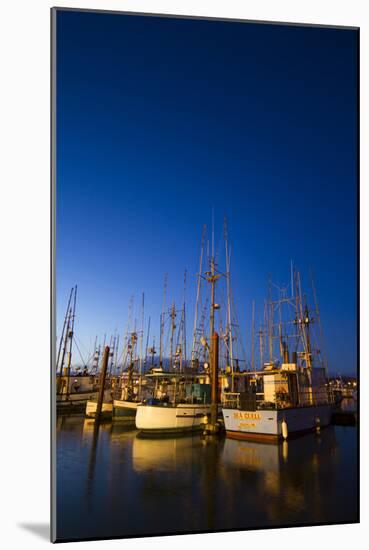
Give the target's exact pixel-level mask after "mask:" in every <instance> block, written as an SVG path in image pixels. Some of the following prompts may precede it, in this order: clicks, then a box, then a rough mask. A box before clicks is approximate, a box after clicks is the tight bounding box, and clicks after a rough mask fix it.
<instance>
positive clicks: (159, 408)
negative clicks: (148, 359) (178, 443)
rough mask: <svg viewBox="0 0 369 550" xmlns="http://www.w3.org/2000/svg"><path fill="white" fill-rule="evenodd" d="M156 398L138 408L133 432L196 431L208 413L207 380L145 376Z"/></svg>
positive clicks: (170, 374) (187, 376)
mask: <svg viewBox="0 0 369 550" xmlns="http://www.w3.org/2000/svg"><path fill="white" fill-rule="evenodd" d="M147 377H148V378H151V379H152V380H153V381H154V384H155V395H156V397H153V398H150V399H147V400H146V401H145V402H143V403H141V404H139V405H138V406H137V414H136V428H137V429H138V430H140V432H143V433H147V434H174V433H186V432H193V431H199V430H201V429H203V428H204V426H205V424H206V423H207V422H208V417H209V415H210V412H211V387H210V384H209V383H206V382H207V380H208V376H207V375H205V374H203V375H193V374H184V373H175V372H157V373H154V374H151V375H150V374H148V375H147Z"/></svg>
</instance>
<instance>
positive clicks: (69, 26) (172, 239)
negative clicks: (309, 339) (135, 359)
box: [56, 11, 358, 373]
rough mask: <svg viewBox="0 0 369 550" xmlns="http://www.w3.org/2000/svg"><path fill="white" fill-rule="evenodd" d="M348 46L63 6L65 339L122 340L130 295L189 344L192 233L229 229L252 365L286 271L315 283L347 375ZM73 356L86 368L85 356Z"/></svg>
mask: <svg viewBox="0 0 369 550" xmlns="http://www.w3.org/2000/svg"><path fill="white" fill-rule="evenodd" d="M357 39H358V37H357V33H356V32H355V31H353V30H350V29H328V28H327V29H323V28H312V27H307V28H304V27H294V26H280V25H267V24H251V23H229V22H228V23H227V22H223V21H204V20H185V19H171V18H160V17H153V18H151V17H143V16H124V15H113V14H104V13H100V14H99V13H87V12H80V13H78V12H73V11H69V12H68V11H59V12H58V16H57V266H56V281H57V332H58V334H59V333H60V325H61V322H62V319H63V316H64V311H65V307H66V303H67V298H68V293H69V290H70V288H71V287H72V286H73V285H74V284H78V302H77V318H76V334H77V335H78V338H79V340H80V342H81V344H82V345H83V348H81V350H82V351H84V350H86V354H87V350H89V349H91V348H92V346H93V342H94V339H95V335H96V334H98V335H99V337H100V338H102V337H103V335H104V333H107V334H108V335H110V334H111V333H112V332H113V331H114V330H115V329H117V330H118V331H119V332H120V333H121V334H122V333H123V332H124V329H125V326H126V322H127V315H128V304H129V300H130V296H131V295H134V296H135V304H136V313H135V315H136V316H137V317H139V315H140V313H139V307H140V302H141V293H142V292H145V304H146V307H145V314H146V320H147V318H148V316H150V317H151V335H153V334H155V335H156V341H157V342H158V338H159V315H160V310H161V304H162V295H163V279H164V274H165V273H168V303H170V302H171V301H173V300H175V301H176V303H179V302H180V301H181V300H182V295H183V290H182V289H183V273H184V270H185V269H187V312H188V333H189V334H190V332H191V327H192V319H193V311H194V299H195V284H196V273H197V270H198V261H199V253H200V241H201V232H202V226H203V225H204V224H207V225H208V226H210V225H211V218H212V214H211V213H212V208H213V209H214V219H215V235H216V242H218V241H219V240H220V237H221V232H222V224H223V218H224V216H226V217H227V218H228V226H229V239H230V244H231V247H232V279H233V281H232V286H233V291H234V295H235V301H236V303H237V309H238V316H239V321H240V330H241V332H242V334H243V336H244V346H245V347H246V353H247V354H248V355H249V354H250V342H249V333H250V318H251V303H252V300H255V301H256V311H257V315H256V318H257V319H258V316H259V312H260V314H261V313H262V308H263V300H264V298H265V297H266V288H267V278H268V274H269V273H271V274H272V276H273V280H275V281H276V282H280V283H283V282H288V281H289V276H290V272H289V268H290V260H291V259H293V260H294V263H295V265H296V266H298V267H299V269H300V271H301V274H302V277H303V282H305V283H308V277H309V267H311V268H312V269H313V271H314V275H315V285H316V289H317V294H318V299H319V304H320V310H321V316H322V322H323V327H324V331H325V341H326V351H327V355H328V359H329V367H330V371H331V372H342V373H346V372H354V371H355V368H356V315H357V311H356V277H357V272H356V261H357V258H356V229H357V228H356V224H357V220H356V201H357V196H356V180H357V103H356V97H357V88H356V83H357V82H356V80H357ZM77 359H78V357H77Z"/></svg>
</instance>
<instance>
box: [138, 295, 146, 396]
mask: <svg viewBox="0 0 369 550" xmlns="http://www.w3.org/2000/svg"><path fill="white" fill-rule="evenodd" d="M144 319H145V293H144V292H143V293H142V311H141V334H140V378H139V382H138V384H139V385H138V394H139V396H140V398H141V390H142V360H143V357H142V354H143V333H144Z"/></svg>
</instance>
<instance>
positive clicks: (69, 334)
mask: <svg viewBox="0 0 369 550" xmlns="http://www.w3.org/2000/svg"><path fill="white" fill-rule="evenodd" d="M76 300H77V285H76V286H75V287H74V299H73V309H72V314H71V318H70V319H71V322H70V330H69V331H68V338H69V352H68V363H67V376H68V382H67V383H68V385H67V393H69V378H70V368H71V363H72V346H73V338H74V319H75V317H76Z"/></svg>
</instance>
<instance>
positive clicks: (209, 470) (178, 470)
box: [57, 417, 357, 539]
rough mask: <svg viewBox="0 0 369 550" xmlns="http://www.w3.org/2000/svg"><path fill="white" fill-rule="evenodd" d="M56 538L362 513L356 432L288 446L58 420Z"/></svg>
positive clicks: (325, 434)
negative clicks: (158, 435) (153, 435)
mask: <svg viewBox="0 0 369 550" xmlns="http://www.w3.org/2000/svg"><path fill="white" fill-rule="evenodd" d="M57 434H58V455H57V456H58V458H57V475H58V484H57V506H58V509H57V511H58V522H57V533H58V539H75V538H77V539H78V538H89V537H91V538H94V537H95V538H96V537H109V536H133V535H144V534H163V533H165V532H166V533H175V532H177V533H178V532H186V531H208V530H220V529H247V528H253V527H266V526H278V525H294V524H306V523H307V524H309V523H321V522H342V521H347V522H352V521H356V520H357V508H356V504H357V503H356V499H357V496H356V480H357V477H356V443H357V430H356V428H352V427H337V426H336V427H333V426H332V427H330V428H327V429H325V430H323V431H322V432H321V434H320V435H319V436H318V435H316V434H309V435H307V436H304V437H301V438H299V439H295V440H291V441H289V442H288V443H284V444H283V445H282V444H280V445H275V444H265V443H249V442H246V441H235V440H231V439H224V438H223V439H216V440H213V439H204V438H202V437H201V436H195V437H181V438H170V439H143V438H140V437H138V436H137V432H136V431H132V430H127V428H125V427H124V426H122V425H120V424H118V423H110V424H105V425H101V426H100V428H99V431H98V433H96V431H95V432H94V427H93V423H91V422H89V421H85V420H84V419H83V418H78V417H77V418H76V417H75V418H59V419H58V431H57Z"/></svg>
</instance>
